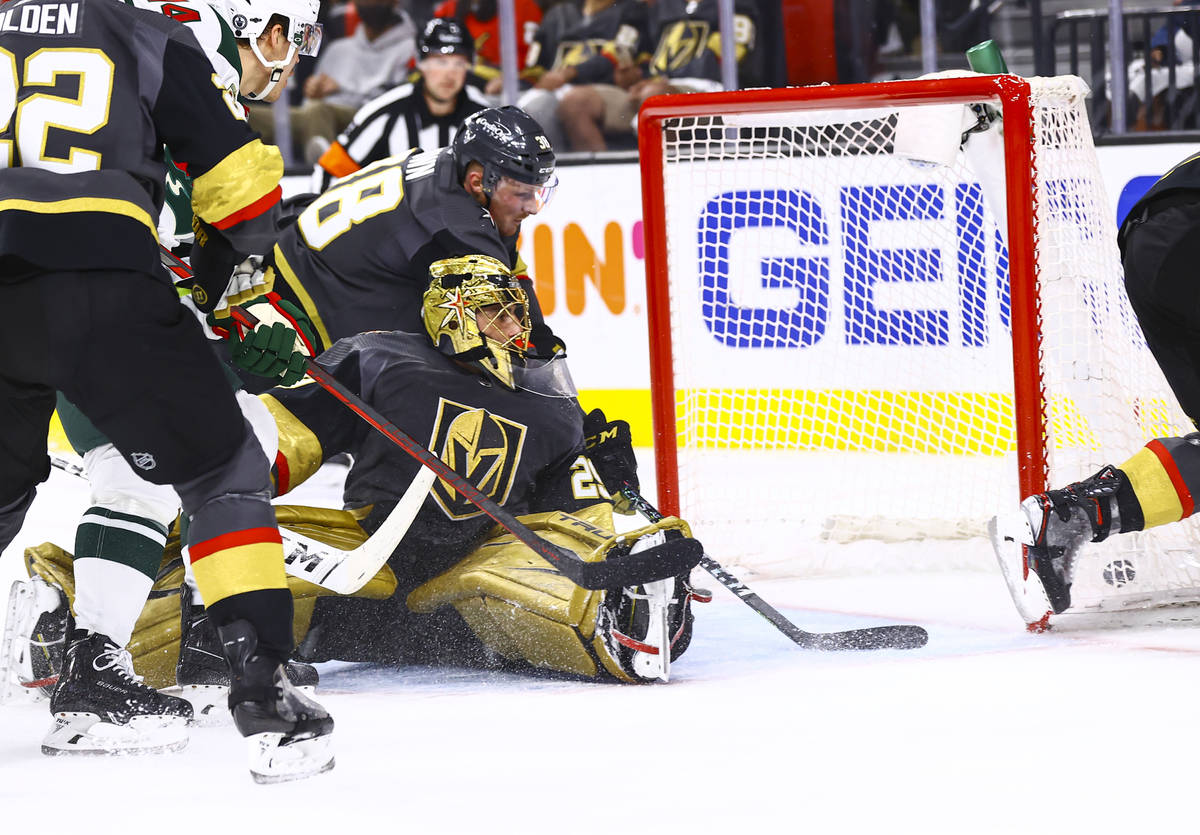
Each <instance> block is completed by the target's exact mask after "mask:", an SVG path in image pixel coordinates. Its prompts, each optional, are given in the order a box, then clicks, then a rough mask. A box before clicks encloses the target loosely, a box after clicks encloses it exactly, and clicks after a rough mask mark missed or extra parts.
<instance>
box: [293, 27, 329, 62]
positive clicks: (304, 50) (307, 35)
mask: <svg viewBox="0 0 1200 835" xmlns="http://www.w3.org/2000/svg"><path fill="white" fill-rule="evenodd" d="M324 29H325V27H324V26H323V25H322V24H320V23H297V22H296V21H292V43H294V44H295V45H296V51H297V52H299V53H300V54H301V55H307V56H308V57H309V58H314V57H316V54H317V52H318V51H320V49H321V37H322V35H323V34H324Z"/></svg>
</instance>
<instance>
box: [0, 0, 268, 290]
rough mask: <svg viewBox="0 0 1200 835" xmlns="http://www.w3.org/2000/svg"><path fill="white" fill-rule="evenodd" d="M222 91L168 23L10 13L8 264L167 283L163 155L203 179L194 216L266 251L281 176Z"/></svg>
mask: <svg viewBox="0 0 1200 835" xmlns="http://www.w3.org/2000/svg"><path fill="white" fill-rule="evenodd" d="M214 79H215V76H214V72H213V67H212V64H211V62H210V61H209V59H208V57H207V56H206V55H205V54H204V53H203V51H202V49H201V47H200V45H199V43H198V42H197V40H196V37H195V35H194V34H193V33H192V32H191V31H190V30H189V29H188V28H187V27H185V26H182V25H181V24H179V23H176V22H174V21H172V20H171V19H170V18H168V17H167V16H165V15H163V14H159V13H157V12H153V11H148V10H145V9H137V8H133V7H131V6H127V5H125V4H122V3H114V2H112V0H24V2H14V3H8V4H5V5H4V6H2V7H0V92H2V94H0V113H3V115H2V116H0V119H2V120H3V129H2V130H0V256H3V257H4V258H6V259H10V263H20V262H22V261H23V262H25V263H26V264H29V265H32V266H33V267H35V268H37V269H43V270H46V269H49V270H59V269H63V270H65V269H74V270H88V269H104V268H118V269H121V268H124V269H135V270H142V271H145V272H149V273H151V274H154V275H157V274H158V273H159V272H160V268H159V267H158V251H157V232H156V222H157V219H158V215H159V210H160V209H161V206H162V201H163V188H164V187H163V182H164V174H165V171H166V169H165V164H164V161H163V145H164V144H165V145H167V146H168V147H169V148H170V152H171V154H172V156H173V157H174V159H175V160H176V161H177V162H178V163H180V164H181V165H183V166H186V168H187V172H188V174H189V175H190V176H192V177H193V178H194V181H195V190H194V194H193V208H194V209H195V211H196V213H197V215H199V216H200V217H202V218H203V219H204V220H206V221H207V222H209V223H210V224H212V225H213V226H215V227H217V228H219V229H222V230H225V231H226V234H227V235H228V236H229V237H230V239H231V240H233V241H235V242H237V243H238V244H239V245H244V246H246V247H247V248H248V249H249V248H250V247H251V246H252V245H261V244H262V243H264V242H265V241H266V240H267V239H268V237H267V236H268V234H272V235H273V220H271V219H270V218H268V217H267V216H268V215H270V213H271V210H272V208H273V207H274V206H275V205H276V204H277V203H278V200H279V178H280V176H281V175H282V172H283V166H282V162H281V161H280V158H279V154H278V152H277V151H276V149H274V148H267V147H266V146H264V145H262V143H261V142H260V141H259V140H258V138H257V135H256V134H254V133H253V132H252V131H251V130H250V129H249V127H248V125H247V124H246V122H245V119H244V114H243V112H242V109H241V107H240V106H239V105H238V103H237V101H236V99H234V98H233V97H232V96H231V95H230V93H229V91H228V90H227V89H223V88H222V87H221V86H220V85H219V83H217V81H215V80H214ZM4 103H7V104H8V105H9V106H8V109H7V111H4V110H3V106H4ZM268 230H270V232H268ZM250 251H253V250H252V249H251V250H250Z"/></svg>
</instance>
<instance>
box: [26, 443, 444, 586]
mask: <svg viewBox="0 0 1200 835" xmlns="http://www.w3.org/2000/svg"><path fill="white" fill-rule="evenodd" d="M50 463H51V464H52V465H53V466H55V467H57V468H58V469H60V470H63V471H64V472H67V473H69V474H71V475H73V476H77V477H79V478H87V475H86V473H85V472H84V470H83V467H82V466H80V465H79V464H78V463H76V462H74V461H68V460H67V459H65V458H61V457H59V456H57V455H51V456H50ZM435 478H436V475H435V474H434V473H433V471H432V470H427V469H424V468H422V469H421V471H420V472H419V473H417V475H416V476H415V477H414V478H413V480H412V483H411V484H409V485H408V489H407V490H405V491H404V495H403V496H401V497H400V501H398V502H396V506H395V507H394V508H392V512H391V513H389V514H388V516H387V518H386V519H384V521H383V524H382V525H380V526H379V528H378V529H377V530H376V531H375V533H373V534H371V536H370V537H369V538H368V539H367V541H366V542H364V543H363V544H361V545H359V546H358V547H357V548H355V549H354V550H352V551H343V550H342V549H340V548H335V547H334V546H332V545H329V544H327V543H324V542H320V541H319V540H316V539H312V538H310V537H307V536H305V535H304V534H300V533H296V532H295V531H289V530H288V529H287V528H283V527H281V528H280V529H279V536H280V538H281V539H282V540H283V563H284V569H285V570H286V571H287V573H288V574H290V575H291V576H293V577H298V578H299V579H301V580H307V581H308V582H310V583H313V584H315V585H318V586H320V587H321V588H325V589H329V590H330V591H334V592H337V593H338V594H353V593H354V592H356V591H358V590H359V589H361V588H362V587H363V586H364V585H365V584H366V582H367V581H368V580H370V579H371V578H372V577H374V576H375V575H376V574H377V573H378V572H379V569H381V568H383V565H384V563H386V562H387V561H388V557H390V556H391V555H392V552H393V551H395V550H396V546H397V545H399V544H400V540H401V539H403V538H404V534H405V533H407V532H408V529H409V527H410V526H411V525H412V523H413V519H415V518H416V515H417V513H418V512H419V511H420V509H421V505H422V504H423V503H424V502H425V496H426V495H427V494H428V493H429V490H430V488H432V487H433V482H434V479H435Z"/></svg>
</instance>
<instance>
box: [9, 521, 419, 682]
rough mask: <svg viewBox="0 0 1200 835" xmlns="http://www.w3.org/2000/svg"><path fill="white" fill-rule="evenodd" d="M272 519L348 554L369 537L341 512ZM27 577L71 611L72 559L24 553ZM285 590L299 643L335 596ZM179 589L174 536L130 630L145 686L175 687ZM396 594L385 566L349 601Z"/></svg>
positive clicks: (307, 586) (291, 585) (40, 549)
mask: <svg viewBox="0 0 1200 835" xmlns="http://www.w3.org/2000/svg"><path fill="white" fill-rule="evenodd" d="M275 517H276V519H278V520H279V525H280V527H284V528H287V529H288V530H292V531H295V532H296V533H301V534H304V535H305V536H309V537H312V538H313V539H316V540H319V541H321V542H324V543H326V544H327V545H333V546H334V547H336V548H340V549H341V550H344V551H348V550H351V549H353V548H356V547H357V546H359V545H361V544H362V543H363V542H364V541H365V540H366V538H367V534H366V532H365V531H363V529H362V528H361V527H359V525H358V522H357V521H355V518H354V516H352V515H351V514H350V513H348V512H347V511H344V510H332V509H330V508H321V507H300V506H295V505H277V506H276V507H275ZM25 564H26V568H27V569H28V571H29V576H31V577H32V576H35V575H36V576H38V577H41V578H42V579H43V580H45V581H47V582H49V583H52V584H53V585H56V586H58V587H59V588H61V589H62V590H63V592H64V593H65V594H66V595H67V599H68V600H69V601H70V602H71V605H72V607H74V605H75V574H74V558H73V557H72V556H71V554H70V553H69V552H68V551H65V550H63V549H62V548H60V547H58V546H57V545H55V544H53V543H51V542H44V543H42V544H41V545H38V546H35V547H33V548H27V549H25ZM287 580H288V589H289V590H290V591H291V592H292V598H293V600H294V601H295V619H294V620H293V637H294V639H295V641H296V642H297V643H299V642H300V640H301V639H302V638H303V637H304V634H305V633H306V632H307V631H308V624H309V622H310V621H311V620H312V613H313V607H314V606H315V605H316V602H317V598H319V597H324V596H327V595H331V594H334V592H332V591H330V590H329V589H325V588H322V587H321V586H317V585H314V584H312V583H310V582H308V581H307V580H301V579H298V578H296V577H288V578H287ZM182 585H183V559H182V555H181V554H180V545H179V536H178V534H177V533H172V535H171V536H170V538H168V540H167V544H166V547H165V549H164V550H163V561H162V565H161V566H160V568H159V570H158V577H157V578H156V579H155V581H154V587H153V588H152V589H151V591H150V598H149V599H148V600H147V601H146V606H145V608H144V609H142V614H141V616H140V617H139V618H138V621H137V624H136V625H135V626H134V628H133V638H132V640H130V642H129V652H130V654H131V655H132V656H133V667H134V670H135V671H136V672H137V673H138V674H139V675H141V676H145V679H146V684H148V685H150V686H151V687H156V688H160V689H161V688H163V687H172V686H174V685H175V662H176V661H177V660H178V658H179V628H180V622H179V619H180V614H179V590H180V587H181V586H182ZM395 591H396V577H395V575H394V574H392V570H391V569H390V568H388V567H387V566H386V565H385V566H384V567H383V568H381V569H380V570H379V572H378V573H377V574H376V575H375V576H374V577H372V578H371V579H370V580H369V581H367V584H366V585H364V586H363V587H362V588H361V589H359V590H358V591H357V592H355V593H354V594H353V595H352V596H353V597H366V598H370V599H373V600H382V599H384V598H388V597H391V596H392V594H393V593H394V592H395Z"/></svg>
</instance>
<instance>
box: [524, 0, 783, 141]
mask: <svg viewBox="0 0 1200 835" xmlns="http://www.w3.org/2000/svg"><path fill="white" fill-rule="evenodd" d="M648 8H649V13H650V32H651V33H652V39H651V40H652V43H654V44H656V46H655V51H654V55H653V57H652V58H651V60H650V64H649V75H648V77H646V78H643V79H641V80H638V81H636V82H635V83H633V84H631V85H629V86H628V87H627V88H626V89H622V90H620V91H617V92H614V91H613V90H612V89H611V87H606V86H605V85H603V84H588V85H584V86H576V87H572V88H571V89H570V90H568V91H567V92H565V93H564V94H563V96H562V100H561V101H560V103H559V107H558V119H559V121H560V122H561V124H562V126H563V128H564V129H565V131H566V134H567V140H568V143H569V145H570V147H571V149H572V150H574V151H604V150H607V149H608V147H609V142H610V140H612V139H614V138H619V137H629V136H632V135H633V133H634V120H635V119H636V117H637V111H638V108H639V107H641V104H642V102H643V101H644V100H645V99H647V98H649V97H650V96H656V95H661V94H663V93H696V92H716V91H718V90H721V89H723V88H722V85H721V31H720V26H719V24H718V22H717V0H690V2H685V0H655V2H653V3H651V4H648ZM757 27H758V6H757V5H756V4H755V3H754V2H753V0H735V2H734V14H733V42H734V49H735V51H736V53H737V67H738V79H739V84H740V85H741V86H744V87H753V86H756V85H757V84H758V83H759V79H761V78H762V77H763V66H762V64H763V58H762V55H761V53H760V51H759V50H757V49H756V48H755V45H756V43H755V42H756V35H757ZM639 71H640V70H639ZM630 72H631V73H632V70H630ZM621 86H624V85H621ZM618 93H619V94H618ZM535 118H536V117H535Z"/></svg>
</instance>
